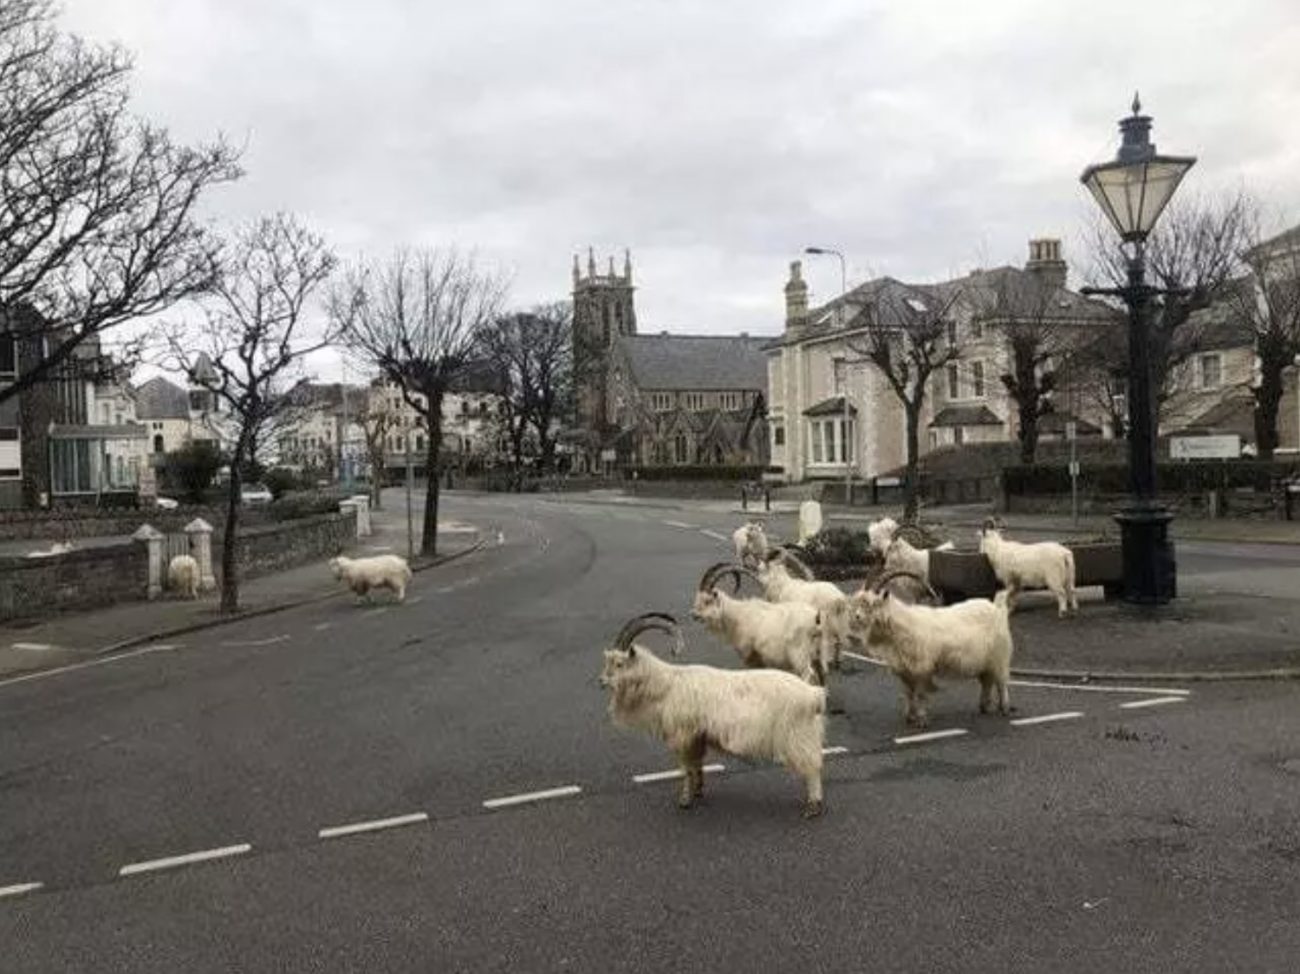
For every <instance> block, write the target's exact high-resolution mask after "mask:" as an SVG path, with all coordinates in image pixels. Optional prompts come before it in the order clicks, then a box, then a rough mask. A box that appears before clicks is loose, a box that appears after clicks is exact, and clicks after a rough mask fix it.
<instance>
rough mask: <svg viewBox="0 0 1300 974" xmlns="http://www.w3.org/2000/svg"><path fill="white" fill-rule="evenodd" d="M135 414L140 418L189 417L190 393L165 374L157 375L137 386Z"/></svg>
mask: <svg viewBox="0 0 1300 974" xmlns="http://www.w3.org/2000/svg"><path fill="white" fill-rule="evenodd" d="M135 414H136V416H138V417H139V418H140V419H189V418H190V397H189V393H187V392H186V391H185V390H184V389H182V388H181V387H180V386H178V385H177V384H176V383H174V382H172V381H170V380H168V379H166V378H164V377H163V376H161V375H159V376H155V377H154V378H152V379H150V380H149V381H148V382H143V383H141V384H140V385H138V386H136V387H135Z"/></svg>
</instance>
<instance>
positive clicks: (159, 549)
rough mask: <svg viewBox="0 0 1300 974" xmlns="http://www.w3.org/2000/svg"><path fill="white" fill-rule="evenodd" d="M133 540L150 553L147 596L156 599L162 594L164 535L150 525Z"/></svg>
mask: <svg viewBox="0 0 1300 974" xmlns="http://www.w3.org/2000/svg"><path fill="white" fill-rule="evenodd" d="M131 537H132V538H133V539H135V540H136V541H138V542H139V543H140V544H142V545H144V546H145V547H146V549H147V550H148V552H149V582H148V589H147V594H148V596H149V598H151V599H156V598H158V596H159V595H161V594H162V580H163V571H164V569H163V563H162V558H163V533H162V532H161V531H159V530H158V529H157V528H155V527H151V526H150V525H148V524H142V525H140V526H139V527H138V528H136V530H135V534H133V535H131Z"/></svg>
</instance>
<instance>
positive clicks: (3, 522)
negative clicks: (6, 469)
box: [0, 506, 266, 541]
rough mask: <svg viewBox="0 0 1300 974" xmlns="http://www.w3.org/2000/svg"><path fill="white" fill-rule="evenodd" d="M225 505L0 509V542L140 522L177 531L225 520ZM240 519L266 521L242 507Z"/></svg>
mask: <svg viewBox="0 0 1300 974" xmlns="http://www.w3.org/2000/svg"><path fill="white" fill-rule="evenodd" d="M225 516H226V512H225V509H224V508H215V507H208V506H184V507H178V508H176V509H175V510H172V511H164V510H163V509H162V508H156V507H155V508H142V509H140V510H132V511H101V510H96V509H94V508H55V509H53V510H48V511H40V510H33V511H0V541H27V540H31V539H38V538H39V539H50V540H55V541H64V540H73V539H76V538H104V537H112V536H115V535H127V534H134V533H135V530H136V528H138V527H140V525H142V524H150V525H152V526H153V527H155V528H157V529H158V530H159V531H163V532H168V531H180V530H181V529H182V528H184V527H185V525H187V524H189V523H190V522H191V521H193V520H194V519H195V518H196V517H201V518H203V520H205V521H207V522H208V523H209V524H221V523H223V522H224V521H225ZM241 516H242V518H243V519H244V521H245V522H246V523H248V524H250V525H254V524H261V523H263V522H264V521H265V520H266V514H265V512H263V511H254V510H247V509H246V510H244V511H243V512H242V515H241Z"/></svg>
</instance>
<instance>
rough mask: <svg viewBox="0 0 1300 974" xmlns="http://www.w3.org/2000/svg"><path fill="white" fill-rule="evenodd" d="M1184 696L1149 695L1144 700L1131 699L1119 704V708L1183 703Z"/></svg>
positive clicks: (1126, 708) (1132, 708)
mask: <svg viewBox="0 0 1300 974" xmlns="http://www.w3.org/2000/svg"><path fill="white" fill-rule="evenodd" d="M1186 700H1187V698H1186V697H1150V698H1148V699H1146V700H1131V701H1129V702H1128V703H1122V704H1120V705H1119V706H1120V709H1121V710H1136V709H1137V708H1138V707H1159V706H1161V705H1163V704H1166V703H1183V702H1184V701H1186Z"/></svg>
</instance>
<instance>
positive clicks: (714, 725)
mask: <svg viewBox="0 0 1300 974" xmlns="http://www.w3.org/2000/svg"><path fill="white" fill-rule="evenodd" d="M648 629H658V630H661V631H663V632H667V633H670V634H671V635H672V636H673V637H674V638H675V640H676V642H675V644H674V646H673V654H674V655H677V654H678V653H680V652H681V644H682V637H681V630H680V629H679V628H678V627H677V622H676V620H674V619H673V618H672V616H668V615H664V614H662V613H648V614H646V615H643V616H638V617H637V618H635V619H633V620H631V621H630V622H629V623H628V624H627V625H625V626H624V627H623V630H622V631H621V632H620V633H619V634H618V636H617V638H616V639H615V641H614V646H613V648H612V649H606V650H605V654H604V666H603V667H602V669H601V673H600V685H601V686H602V687H605V688H606V689H608V690H609V691H610V699H609V713H610V716H611V717H612V718H613V720H614V722H615V723H616V724H618V725H620V726H623V727H629V728H634V729H637V730H643V731H646V732H648V733H650V734H653V735H654V736H655V737H658V738H659V739H660V740H662V741H663V742H664V743H665V744H667V745H668V747H669V748H671V749H672V751H673V753H674V754H675V755H676V756H677V761H678V763H679V764H680V765H681V769H682V786H681V791H680V792H679V794H678V798H677V804H678V806H679V807H681V808H690V807H691V806H692V805H694V804H695V801H696V799H698V798H700V797H701V796H702V795H703V794H704V758H705V755H706V754H707V753H708V751H709V749H710V748H713V749H714V750H717V751H721V752H723V753H724V754H733V755H735V756H737V757H740V758H745V759H748V760H762V761H775V762H778V763H780V764H784V765H785V766H786V767H788V768H789V769H790V770H791V771H793V772H794V773H795V774H797V775H799V776H800V777H802V778H803V780H804V782H805V786H806V788H807V801H806V802H805V804H804V810H803V814H804V817H805V818H813V817H815V816H817V815H820V814H821V813H822V812H823V811H824V810H825V804H824V802H823V798H822V746H823V744H824V743H825V739H826V718H825V713H826V691H825V690H823V689H821V688H820V687H811V686H809V685H808V684H806V683H804V682H802V681H801V680H798V679H796V678H795V677H793V676H791V675H790V674H789V673H780V672H777V671H774V670H754V671H747V670H741V671H737V670H721V669H717V668H715V667H712V666H678V665H676V664H673V663H669V662H667V661H665V660H661V659H659V658H658V657H657V656H655V655H654V653H652V652H650V650H648V649H646V648H645V647H644V646H639V645H637V644H636V643H634V642H633V639H634V638H635V637H636V636H638V635H640V634H641V633H642V632H645V631H646V630H648Z"/></svg>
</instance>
